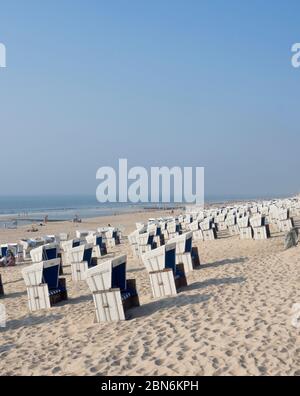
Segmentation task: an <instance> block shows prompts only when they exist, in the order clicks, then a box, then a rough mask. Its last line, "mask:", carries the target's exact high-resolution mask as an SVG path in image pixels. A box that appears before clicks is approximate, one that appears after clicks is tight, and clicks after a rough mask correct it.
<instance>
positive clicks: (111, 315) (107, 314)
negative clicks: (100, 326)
mask: <svg viewBox="0 0 300 396" xmlns="http://www.w3.org/2000/svg"><path fill="white" fill-rule="evenodd" d="M86 282H87V284H88V286H89V288H90V290H91V292H92V293H93V300H94V304H95V309H96V321H97V322H111V321H119V320H125V319H126V317H125V312H126V310H127V309H129V308H131V307H136V306H139V305H140V303H139V297H138V293H137V290H136V284H135V280H134V279H126V256H119V257H116V258H114V259H112V260H108V261H104V262H102V263H100V264H98V265H97V266H96V267H94V268H91V269H89V270H87V272H86Z"/></svg>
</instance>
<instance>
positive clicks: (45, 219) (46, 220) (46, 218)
mask: <svg viewBox="0 0 300 396" xmlns="http://www.w3.org/2000/svg"><path fill="white" fill-rule="evenodd" d="M44 223H45V224H47V223H48V215H46V216H45V218H44Z"/></svg>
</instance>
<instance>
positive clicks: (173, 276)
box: [142, 243, 187, 298]
mask: <svg viewBox="0 0 300 396" xmlns="http://www.w3.org/2000/svg"><path fill="white" fill-rule="evenodd" d="M142 260H143V263H144V265H145V267H146V270H147V271H148V273H149V277H150V285H151V290H152V295H153V297H154V298H161V297H168V296H175V295H177V292H178V290H179V289H180V288H181V287H183V286H187V281H186V276H185V272H184V266H183V264H179V265H178V266H177V265H176V243H169V244H167V245H164V246H160V247H158V248H156V249H154V250H151V251H150V252H147V253H145V254H144V255H143V256H142Z"/></svg>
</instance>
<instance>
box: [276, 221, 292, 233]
mask: <svg viewBox="0 0 300 396" xmlns="http://www.w3.org/2000/svg"><path fill="white" fill-rule="evenodd" d="M277 226H278V230H279V231H280V232H289V231H291V230H292V229H293V228H294V224H293V220H292V219H287V220H278V222H277Z"/></svg>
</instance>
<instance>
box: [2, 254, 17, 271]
mask: <svg viewBox="0 0 300 396" xmlns="http://www.w3.org/2000/svg"><path fill="white" fill-rule="evenodd" d="M15 265H16V259H15V256H14V254H13V252H12V251H11V250H8V251H7V253H6V256H4V257H2V258H1V259H0V266H1V267H13V266H15Z"/></svg>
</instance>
